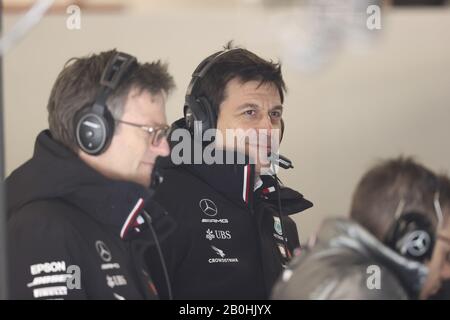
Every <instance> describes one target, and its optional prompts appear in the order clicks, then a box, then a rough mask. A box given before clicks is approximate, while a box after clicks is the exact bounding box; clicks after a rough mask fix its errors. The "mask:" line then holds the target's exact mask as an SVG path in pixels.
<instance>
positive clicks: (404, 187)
mask: <svg viewBox="0 0 450 320" xmlns="http://www.w3.org/2000/svg"><path fill="white" fill-rule="evenodd" d="M437 190H438V179H437V177H436V175H435V174H434V173H433V172H431V171H430V170H428V169H427V168H425V167H424V166H422V165H420V164H418V163H416V162H415V161H414V160H413V159H411V158H403V157H400V158H397V159H392V160H387V161H384V162H382V163H381V164H379V165H377V166H375V167H374V168H372V169H371V170H369V171H368V172H367V173H366V174H365V175H364V176H363V177H362V179H361V181H360V182H359V184H358V186H357V188H356V190H355V193H354V195H353V201H352V207H351V211H350V217H351V218H352V219H354V220H355V221H357V222H358V223H360V224H361V225H362V226H364V227H365V228H366V229H368V230H369V231H370V232H371V233H372V234H373V235H375V236H376V237H377V238H378V239H380V240H383V239H384V238H385V235H386V232H387V231H388V229H389V227H390V226H391V225H392V223H393V222H394V219H395V213H396V210H397V208H398V205H399V203H400V201H401V200H404V204H405V206H404V208H403V211H402V212H403V213H404V212H417V213H420V214H423V215H425V216H426V217H427V219H428V220H429V221H430V223H431V224H432V225H433V226H434V227H436V226H437V222H438V219H437V215H436V212H435V208H434V196H435V194H436V192H437Z"/></svg>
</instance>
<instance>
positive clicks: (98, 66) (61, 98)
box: [47, 49, 175, 151]
mask: <svg viewBox="0 0 450 320" xmlns="http://www.w3.org/2000/svg"><path fill="white" fill-rule="evenodd" d="M116 53H117V51H116V50H115V49H114V50H110V51H105V52H101V53H99V54H93V55H90V56H86V57H82V58H72V59H70V60H68V61H67V62H66V64H65V65H64V68H63V70H62V71H61V72H60V74H59V75H58V78H57V79H56V81H55V84H54V85H53V89H52V91H51V93H50V97H49V101H48V105H47V110H48V123H49V128H50V132H51V133H52V136H53V138H54V139H55V140H58V141H59V142H61V143H62V144H64V145H65V146H67V147H68V148H70V149H71V150H73V151H76V150H77V149H78V146H77V143H76V137H75V128H74V125H75V124H74V121H75V120H74V119H75V117H76V114H77V112H79V111H80V110H81V109H83V108H84V107H87V106H89V105H91V104H93V103H94V100H95V98H96V96H97V92H98V91H99V89H100V84H99V82H100V78H101V75H102V73H103V70H104V69H105V67H106V64H107V63H108V61H109V60H110V59H111V58H112V57H113V56H114V55H115V54H116ZM126 77H127V78H126V80H124V81H122V83H121V84H119V86H118V87H117V88H116V89H115V90H114V91H113V92H112V93H111V94H110V96H109V98H108V100H107V105H108V108H109V110H110V111H111V113H112V114H113V116H114V117H115V118H120V117H121V116H122V113H123V108H124V105H125V103H126V100H127V97H128V93H129V92H130V91H131V90H132V89H137V90H139V91H143V90H145V91H148V92H149V93H151V94H158V93H161V92H166V93H170V91H171V90H172V89H173V88H174V87H175V85H174V81H173V78H172V76H171V75H170V74H169V73H168V71H167V65H166V64H162V63H161V62H160V61H156V62H153V63H138V64H137V67H135V68H133V69H132V70H131V71H130V73H129V74H128V75H127V76H126Z"/></svg>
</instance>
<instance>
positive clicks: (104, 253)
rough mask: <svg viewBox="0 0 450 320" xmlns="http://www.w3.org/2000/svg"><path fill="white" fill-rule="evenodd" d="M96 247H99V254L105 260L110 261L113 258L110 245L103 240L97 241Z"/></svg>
mask: <svg viewBox="0 0 450 320" xmlns="http://www.w3.org/2000/svg"><path fill="white" fill-rule="evenodd" d="M95 248H96V249H97V252H98V255H99V256H100V258H102V260H103V261H105V262H110V261H111V259H112V255H111V251H109V249H108V247H107V246H106V244H105V243H104V242H103V241H100V240H99V241H97V242H96V243H95Z"/></svg>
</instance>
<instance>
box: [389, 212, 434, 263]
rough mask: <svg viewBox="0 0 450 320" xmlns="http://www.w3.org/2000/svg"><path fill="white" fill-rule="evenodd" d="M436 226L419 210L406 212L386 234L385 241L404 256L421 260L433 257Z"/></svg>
mask: <svg viewBox="0 0 450 320" xmlns="http://www.w3.org/2000/svg"><path fill="white" fill-rule="evenodd" d="M434 242H435V237H434V228H433V224H432V223H431V221H430V220H429V219H428V218H427V217H426V216H425V215H424V214H421V213H419V212H405V213H401V215H400V216H399V217H398V218H396V219H395V221H394V223H393V224H392V226H391V227H390V229H389V230H388V233H387V234H386V238H385V243H386V244H387V246H388V247H390V248H391V249H393V250H395V251H396V252H398V253H399V254H401V255H402V256H404V257H406V258H408V259H412V260H415V261H419V262H424V261H425V260H428V259H431V255H432V253H433V248H434Z"/></svg>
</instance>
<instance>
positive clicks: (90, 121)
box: [75, 52, 137, 155]
mask: <svg viewBox="0 0 450 320" xmlns="http://www.w3.org/2000/svg"><path fill="white" fill-rule="evenodd" d="M136 64H137V60H136V58H135V57H133V56H131V55H129V54H126V53H123V52H117V53H116V54H115V55H114V56H113V57H112V58H111V59H110V60H109V61H108V64H107V65H106V67H105V69H104V70H103V73H102V77H101V79H100V86H101V87H100V91H99V92H98V93H97V96H96V98H95V102H94V104H92V105H89V106H87V107H85V108H83V109H81V110H80V111H79V112H78V113H77V115H76V117H75V137H76V140H77V144H78V147H79V148H80V149H81V150H83V151H84V152H86V153H87V154H90V155H99V154H101V153H102V152H104V151H105V150H106V149H107V148H108V146H109V144H110V143H111V140H112V137H113V135H114V119H113V116H112V114H111V112H110V111H109V109H108V106H107V105H106V100H107V99H108V97H109V95H110V94H111V92H112V91H114V90H115V89H116V88H117V87H118V85H119V84H120V83H121V81H122V80H123V78H124V76H125V75H126V74H127V73H128V72H129V71H130V70H131V69H132V68H133V67H134V66H136Z"/></svg>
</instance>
